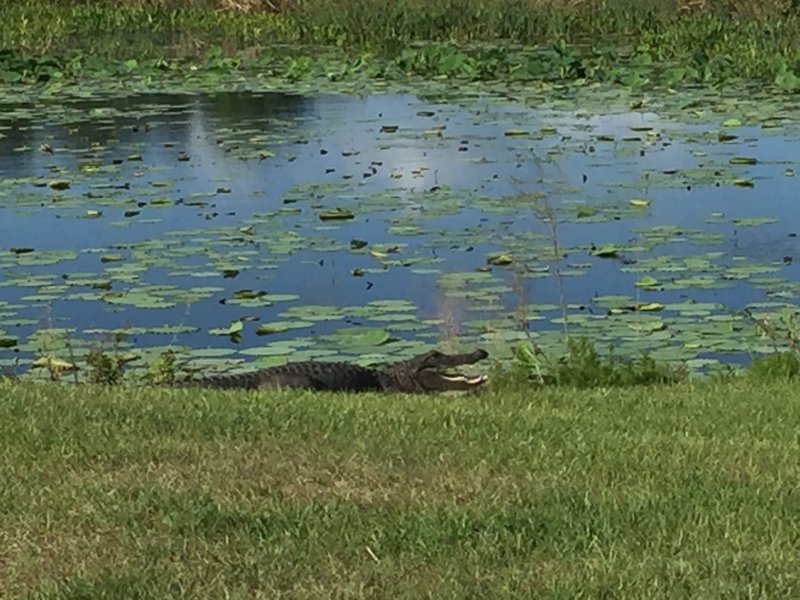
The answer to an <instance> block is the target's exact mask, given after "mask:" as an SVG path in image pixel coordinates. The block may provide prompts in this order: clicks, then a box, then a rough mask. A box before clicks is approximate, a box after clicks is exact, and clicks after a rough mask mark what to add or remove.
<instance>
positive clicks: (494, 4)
mask: <svg viewBox="0 0 800 600" xmlns="http://www.w3.org/2000/svg"><path fill="white" fill-rule="evenodd" d="M251 4H255V5H258V6H261V7H265V8H271V7H273V8H275V9H278V10H248V11H245V10H235V9H234V10H231V9H230V8H231V7H233V6H249V5H251ZM0 19H2V21H3V23H6V24H7V26H6V27H4V28H3V29H2V31H0V47H3V48H7V49H12V50H13V51H14V55H13V56H12V57H11V58H8V57H7V58H6V59H3V57H0V76H2V71H3V70H4V69H5V70H6V71H12V72H18V71H20V70H24V69H23V67H22V66H21V64H20V62H19V61H20V60H23V61H27V60H30V59H31V58H33V59H34V60H36V59H41V58H46V59H47V60H48V61H50V63H48V64H50V67H51V70H53V65H52V64H51V63H53V62H54V63H55V70H56V71H57V72H58V73H61V74H64V73H66V74H68V75H71V74H75V73H79V72H81V71H82V70H83V69H84V68H85V67H86V64H87V62H88V63H89V64H90V65H92V64H95V63H96V62H97V61H103V60H125V61H130V60H132V59H135V60H137V61H139V62H140V63H141V62H142V61H146V60H156V61H161V62H158V63H157V65H158V66H159V68H161V69H162V70H164V69H171V68H172V69H174V68H176V67H175V66H174V65H172V64H171V63H170V62H169V61H172V60H176V59H183V58H205V57H207V56H208V54H209V53H211V54H212V57H213V58H214V59H218V57H219V56H220V55H222V56H227V57H236V59H237V60H236V62H234V63H225V64H220V63H219V61H217V62H215V63H214V64H212V65H211V66H212V67H214V68H220V67H221V68H240V67H242V66H243V65H250V66H251V67H258V68H260V69H262V70H263V69H267V70H274V69H278V71H280V66H276V65H275V64H273V63H272V62H269V61H267V63H265V60H267V59H266V58H265V57H268V56H270V55H271V53H274V52H276V50H275V48H276V47H278V46H279V47H281V48H280V50H277V52H279V53H282V54H287V55H293V56H296V55H298V54H299V55H301V56H303V57H305V58H308V59H309V60H311V61H313V60H314V57H316V56H317V55H318V50H314V49H313V48H317V49H318V48H321V47H328V48H330V47H333V48H337V49H338V51H339V52H340V54H339V56H338V59H337V60H338V61H340V62H341V61H345V60H347V59H353V58H354V57H358V58H360V59H361V60H362V63H368V68H369V69H371V71H372V72H371V75H372V76H375V77H392V76H399V75H400V74H409V73H411V74H419V75H423V76H436V75H444V76H449V77H467V78H478V79H504V78H531V79H537V78H545V79H553V78H555V79H567V80H601V81H602V80H608V79H612V80H615V79H617V78H620V75H619V73H617V72H616V69H617V68H618V67H623V68H625V69H628V70H633V71H634V74H639V77H638V78H634V79H632V80H630V81H628V83H636V82H637V81H638V79H641V80H643V81H650V80H653V79H654V78H655V79H656V80H658V81H664V82H665V83H667V84H671V83H677V82H681V81H688V82H692V81H695V82H696V81H700V82H708V81H721V80H728V79H738V78H749V79H752V78H756V79H761V80H768V81H770V82H772V81H776V80H777V82H778V83H779V85H782V87H785V88H789V89H795V88H796V87H798V86H799V85H800V81H798V79H797V76H798V75H800V12H798V10H797V6H796V2H794V0H761V1H756V2H744V1H741V2H737V1H734V0H730V1H722V0H717V1H711V0H709V1H708V2H683V1H676V0H661V1H655V2H640V1H638V0H604V1H602V2H601V1H599V0H597V1H585V2H577V3H575V2H541V1H534V0H492V1H491V2H485V1H484V0H439V1H438V2H435V3H431V2H422V1H421V0H398V1H396V2H391V3H388V4H387V3H386V2H382V1H381V0H300V1H297V2H282V3H275V2H267V1H266V0H264V2H261V3H258V2H246V3H236V2H231V1H227V0H226V1H222V2H221V3H216V2H206V3H202V2H201V3H190V2H182V1H180V0H174V1H170V0H164V1H163V2H130V3H126V2H106V3H104V2H88V1H86V0H62V1H61V2H56V3H54V2H51V1H49V0H26V1H24V2H10V1H7V2H3V3H0ZM308 46H312V47H313V48H311V49H310V48H308ZM524 47H529V48H528V50H530V51H531V52H527V53H526V52H523V53H522V55H520V48H524ZM533 50H544V51H543V52H532V51H533ZM67 57H68V58H69V60H67ZM127 64H128V69H129V70H130V65H131V63H130V62H129V63H127ZM34 66H35V65H34ZM136 66H137V67H141V66H142V65H141V64H138V65H136ZM30 67H31V66H30V65H29V70H30ZM301 70H302V69H301ZM327 70H328V71H329V70H330V68H328V69H327ZM664 70H668V71H669V72H668V73H667V74H666V75H664V74H663V71H664ZM295 71H297V68H295ZM308 71H309V73H308V76H313V75H314V69H308ZM321 71H322V72H326V69H321ZM111 74H112V75H113V74H115V72H114V71H113V70H112V73H111ZM643 74H646V75H647V76H646V77H643V76H642V75H643ZM301 75H302V73H301ZM292 76H297V73H292ZM0 78H2V77H0ZM5 78H6V79H9V77H5Z"/></svg>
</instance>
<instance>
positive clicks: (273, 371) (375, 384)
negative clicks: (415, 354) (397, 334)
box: [176, 361, 383, 392]
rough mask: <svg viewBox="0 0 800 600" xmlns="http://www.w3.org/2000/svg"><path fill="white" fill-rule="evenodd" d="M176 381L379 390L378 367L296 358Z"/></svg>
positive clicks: (199, 384) (184, 383)
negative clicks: (299, 360)
mask: <svg viewBox="0 0 800 600" xmlns="http://www.w3.org/2000/svg"><path fill="white" fill-rule="evenodd" d="M176 385H180V386H197V387H205V388H245V389H257V388H293V389H309V390H331V391H352V392H365V391H369V390H381V389H383V386H382V384H381V380H380V378H379V372H378V370H377V369H370V368H369V367H362V366H359V365H351V364H349V363H343V362H312V361H308V362H296V363H288V364H285V365H277V366H274V367H267V368H266V369H260V370H258V371H251V372H249V373H235V374H231V375H217V376H213V377H205V378H200V379H189V380H186V381H182V382H180V383H178V384H176Z"/></svg>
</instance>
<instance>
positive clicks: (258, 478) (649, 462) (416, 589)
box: [0, 380, 800, 599]
mask: <svg viewBox="0 0 800 600" xmlns="http://www.w3.org/2000/svg"><path fill="white" fill-rule="evenodd" d="M0 457H1V458H0V461H1V462H0V597H3V598H16V597H34V598H93V599H94V598H115V599H116V598H225V597H230V598H334V597H335V598H384V597H385V598H423V597H431V598H502V597H507V598H521V597H530V598H551V597H560V598H575V597H587V598H600V597H602V598H623V597H624V598H656V597H676V598H678V597H698V598H718V597H725V598H731V597H737V598H739V597H741V598H745V597H770V598H775V597H800V391H798V389H797V387H796V386H795V385H793V384H791V383H775V384H769V385H763V384H756V383H752V382H748V381H746V380H742V381H737V382H732V383H730V382H728V383H721V384H697V385H694V386H693V385H689V384H687V385H680V386H676V387H669V388H655V389H652V388H634V389H627V390H616V389H607V390H599V389H598V390H589V391H575V390H564V389H551V390H546V391H543V390H536V389H527V390H520V389H518V388H511V387H509V388H508V389H503V388H502V387H500V388H498V389H493V390H486V391H485V392H483V393H480V394H477V395H466V396H452V395H449V396H442V395H439V396H436V395H433V396H402V395H379V394H366V395H336V394H312V393H292V392H280V393H276V392H261V393H256V392H214V391H199V390H189V389H183V390H180V389H179V390H167V391H165V390H158V389H152V388H151V389H146V388H139V389H127V388H119V389H109V388H102V387H90V386H82V387H78V386H71V385H63V386H59V385H35V384H19V383H0Z"/></svg>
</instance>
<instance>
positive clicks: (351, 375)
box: [174, 350, 488, 393]
mask: <svg viewBox="0 0 800 600" xmlns="http://www.w3.org/2000/svg"><path fill="white" fill-rule="evenodd" d="M487 356H488V354H487V353H486V352H485V351H484V350H475V351H474V352H468V353H465V354H453V355H448V354H443V353H441V352H437V351H436V350H433V351H431V352H426V353H425V354H421V355H420V356H416V357H414V358H412V359H409V360H404V361H400V362H396V363H392V364H389V365H385V366H383V367H362V366H359V365H353V364H350V363H344V362H314V361H307V362H296V363H288V364H285V365H277V366H274V367H267V368H266V369H260V370H258V371H252V372H249V373H236V374H232V375H218V376H214V377H206V378H201V379H189V380H186V381H182V382H178V383H176V384H174V385H179V386H197V387H206V388H223V389H226V388H244V389H258V388H294V389H310V390H328V391H350V392H367V391H394V392H409V393H410V392H435V391H451V390H468V389H472V388H474V387H477V386H479V385H481V384H482V383H484V382H485V380H486V379H485V378H483V377H474V378H467V377H463V376H448V375H446V374H443V373H440V372H439V369H445V368H449V367H456V366H459V365H464V364H473V363H476V362H478V361H479V360H483V359H484V358H486V357H487Z"/></svg>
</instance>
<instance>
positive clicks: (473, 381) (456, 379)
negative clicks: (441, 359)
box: [442, 374, 489, 385]
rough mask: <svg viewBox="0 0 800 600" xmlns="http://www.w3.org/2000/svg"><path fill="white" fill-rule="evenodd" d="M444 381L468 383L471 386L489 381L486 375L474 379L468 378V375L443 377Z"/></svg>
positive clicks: (444, 375) (476, 376)
mask: <svg viewBox="0 0 800 600" xmlns="http://www.w3.org/2000/svg"><path fill="white" fill-rule="evenodd" d="M442 379H445V380H447V381H452V382H461V383H468V384H469V385H479V384H481V383H485V382H486V381H488V380H489V377H488V376H486V375H475V376H474V377H467V376H466V375H446V374H443V375H442Z"/></svg>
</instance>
